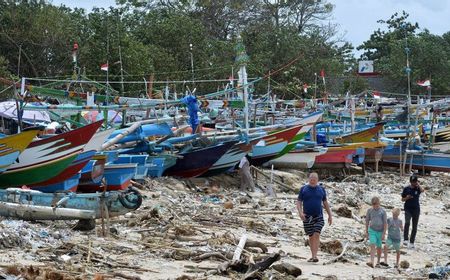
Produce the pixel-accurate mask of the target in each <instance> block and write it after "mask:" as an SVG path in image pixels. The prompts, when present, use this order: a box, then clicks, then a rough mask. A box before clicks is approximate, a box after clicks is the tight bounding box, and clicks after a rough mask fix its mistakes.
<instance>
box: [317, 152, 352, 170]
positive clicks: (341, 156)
mask: <svg viewBox="0 0 450 280" xmlns="http://www.w3.org/2000/svg"><path fill="white" fill-rule="evenodd" d="M356 149H357V148H351V149H350V148H344V149H342V148H338V147H328V150H327V152H326V153H324V154H322V155H318V156H316V160H315V162H314V165H313V167H312V168H314V169H321V168H349V167H350V165H351V163H352V162H353V156H354V155H355V154H356Z"/></svg>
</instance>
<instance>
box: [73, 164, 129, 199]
mask: <svg viewBox="0 0 450 280" xmlns="http://www.w3.org/2000/svg"><path fill="white" fill-rule="evenodd" d="M136 170H137V164H136V163H107V164H106V165H105V167H104V171H103V178H104V179H105V184H102V180H101V181H100V182H98V183H94V184H79V185H78V189H77V190H78V191H79V192H86V193H87V192H100V191H103V190H104V189H105V188H106V190H108V191H118V190H125V189H126V188H128V187H129V186H130V183H131V179H132V178H133V177H135V176H136Z"/></svg>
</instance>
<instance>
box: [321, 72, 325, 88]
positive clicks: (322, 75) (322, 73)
mask: <svg viewBox="0 0 450 280" xmlns="http://www.w3.org/2000/svg"><path fill="white" fill-rule="evenodd" d="M320 77H322V81H323V84H324V85H325V70H324V69H323V68H322V69H321V70H320Z"/></svg>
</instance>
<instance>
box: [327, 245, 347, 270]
mask: <svg viewBox="0 0 450 280" xmlns="http://www.w3.org/2000/svg"><path fill="white" fill-rule="evenodd" d="M348 244H349V243H348V242H346V243H345V245H344V249H342V253H340V254H339V255H338V256H337V257H335V258H334V259H331V260H329V261H326V262H324V263H323V264H324V265H327V264H331V263H335V262H337V261H339V260H341V259H342V257H343V256H344V254H345V252H346V251H347V248H348Z"/></svg>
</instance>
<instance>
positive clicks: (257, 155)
mask: <svg viewBox="0 0 450 280" xmlns="http://www.w3.org/2000/svg"><path fill="white" fill-rule="evenodd" d="M301 127H302V126H301V125H299V126H294V127H291V128H288V129H284V130H281V131H278V132H274V133H272V134H269V135H267V136H264V137H263V138H262V139H261V140H260V141H259V142H258V143H257V144H256V145H255V146H253V149H252V151H251V152H250V153H249V154H248V156H249V161H250V164H252V165H255V166H258V165H262V164H264V163H266V162H268V161H269V160H271V159H273V158H275V157H276V156H277V155H278V154H279V153H280V152H281V151H282V150H283V149H284V148H285V147H286V146H287V145H288V143H289V142H290V141H291V140H292V139H293V138H294V136H295V135H296V134H297V132H298V131H299V130H300V129H301Z"/></svg>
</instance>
